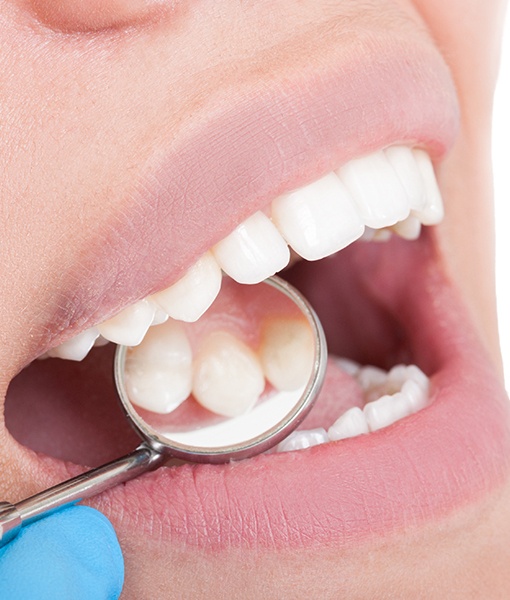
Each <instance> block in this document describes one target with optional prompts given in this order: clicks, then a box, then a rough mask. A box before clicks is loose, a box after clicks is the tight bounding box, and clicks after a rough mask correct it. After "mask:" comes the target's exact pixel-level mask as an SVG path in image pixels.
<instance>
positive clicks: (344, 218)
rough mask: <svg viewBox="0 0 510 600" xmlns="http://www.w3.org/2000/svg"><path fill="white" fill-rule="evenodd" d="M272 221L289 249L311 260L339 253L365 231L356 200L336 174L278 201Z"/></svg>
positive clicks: (329, 175)
mask: <svg viewBox="0 0 510 600" xmlns="http://www.w3.org/2000/svg"><path fill="white" fill-rule="evenodd" d="M271 217H272V219H273V221H274V223H275V224H276V226H277V227H278V229H279V230H280V232H281V233H282V235H283V237H284V238H285V239H286V240H287V242H288V243H289V245H290V246H291V247H292V248H293V249H294V250H295V251H296V252H297V253H298V254H299V255H300V256H302V257H303V258H305V259H307V260H318V259H320V258H324V257H325V256H329V255H330V254H333V253H334V252H338V250H341V249H342V248H345V247H346V246H348V245H349V244H350V243H352V242H353V241H355V240H357V239H358V238H359V237H360V236H361V235H362V233H363V229H364V227H363V222H362V221H361V219H360V217H359V215H358V212H357V210H356V208H355V205H354V202H353V200H352V198H351V197H350V195H349V193H348V192H347V190H346V189H345V186H343V185H342V183H341V181H340V180H339V178H338V177H337V176H336V175H335V174H334V173H329V174H328V175H326V176H325V177H322V178H321V179H319V180H318V181H315V182H314V183H311V184H310V185H307V186H305V187H302V188H300V189H298V190H295V191H294V192H291V193H289V194H285V195H283V196H280V197H279V198H277V199H276V200H275V201H274V202H273V204H272V207H271Z"/></svg>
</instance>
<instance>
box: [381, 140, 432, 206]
mask: <svg viewBox="0 0 510 600" xmlns="http://www.w3.org/2000/svg"><path fill="white" fill-rule="evenodd" d="M384 154H385V155H386V158H387V159H388V161H389V163H390V164H391V166H392V167H393V169H394V170H395V173H396V174H397V177H398V179H399V181H400V183H401V184H402V187H403V188H404V190H405V192H406V196H407V202H408V204H409V207H410V208H411V209H412V210H422V209H423V208H424V207H425V202H426V197H425V190H424V187H423V181H422V176H421V173H420V170H419V168H418V165H417V163H416V158H415V156H414V154H413V151H412V149H411V148H409V147H408V146H391V147H390V148H386V150H384Z"/></svg>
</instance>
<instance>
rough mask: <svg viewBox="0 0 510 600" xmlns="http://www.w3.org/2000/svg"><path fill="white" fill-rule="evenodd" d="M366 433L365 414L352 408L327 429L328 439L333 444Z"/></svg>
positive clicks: (356, 408)
mask: <svg viewBox="0 0 510 600" xmlns="http://www.w3.org/2000/svg"><path fill="white" fill-rule="evenodd" d="M363 433H368V424H367V420H366V418H365V414H364V413H363V411H362V410H361V408H358V407H357V406H354V407H352V408H349V410H347V411H346V412H345V413H344V414H343V415H341V416H340V417H339V418H338V419H337V420H336V421H335V422H334V423H333V425H331V427H330V428H329V429H328V438H329V439H330V441H332V442H334V441H336V440H343V439H346V438H351V437H356V436H358V435H362V434H363Z"/></svg>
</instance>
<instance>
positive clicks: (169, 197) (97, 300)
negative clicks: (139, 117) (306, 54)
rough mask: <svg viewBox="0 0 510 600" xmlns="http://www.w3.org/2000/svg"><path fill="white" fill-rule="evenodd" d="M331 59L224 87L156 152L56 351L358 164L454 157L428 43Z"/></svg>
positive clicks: (56, 328) (75, 289) (392, 44)
mask: <svg viewBox="0 0 510 600" xmlns="http://www.w3.org/2000/svg"><path fill="white" fill-rule="evenodd" d="M330 53H332V54H333V56H332V57H327V60H326V59H325V60H324V65H325V66H324V67H323V68H322V69H321V70H319V71H317V67H316V65H314V66H313V68H309V69H306V67H304V66H303V65H302V64H299V65H298V66H299V68H294V69H293V70H291V71H290V73H291V74H290V75H289V74H288V73H285V78H283V77H281V78H280V77H278V73H277V74H275V75H274V76H273V77H272V78H269V80H268V79H267V77H261V78H260V80H259V79H258V78H257V79H255V80H253V78H252V79H250V81H249V82H248V83H246V84H243V85H242V86H239V89H236V90H235V94H234V93H233V92H232V89H231V88H230V87H229V86H228V85H227V86H225V89H219V90H218V92H217V93H216V94H215V96H214V98H213V99H211V100H210V101H209V102H208V103H207V105H206V107H205V108H204V109H203V114H202V112H201V111H200V110H199V111H197V112H196V114H194V115H193V116H192V117H190V122H189V123H186V125H185V126H183V127H181V128H180V129H179V130H178V131H177V132H176V134H175V137H174V139H172V140H171V143H169V144H167V145H165V146H163V147H159V148H156V149H155V150H154V153H153V157H152V159H151V161H150V162H149V163H148V164H147V165H146V167H145V168H144V171H143V173H142V174H141V175H140V177H139V179H138V180H137V182H136V184H135V185H134V188H133V190H132V193H130V195H129V198H127V199H126V200H125V201H124V202H123V203H122V206H121V207H120V209H119V211H118V213H117V214H116V215H115V218H114V219H112V221H111V223H109V224H108V227H105V228H103V229H102V236H101V238H100V239H96V240H92V242H91V244H90V247H89V248H87V253H86V256H87V259H86V260H83V261H82V262H81V263H80V265H79V267H78V266H77V271H76V272H73V273H72V278H71V282H70V284H69V290H72V293H71V294H70V296H71V297H70V298H63V299H61V301H60V302H59V306H61V307H65V306H69V305H71V306H76V305H78V306H80V307H82V310H81V311H77V312H78V313H79V314H81V315H82V316H83V318H82V321H81V322H80V323H79V324H74V327H72V328H70V327H69V322H68V315H67V313H66V312H65V311H64V309H62V308H60V309H58V310H57V311H56V313H55V314H53V315H52V318H51V324H50V325H49V326H48V327H49V330H50V331H52V332H53V337H52V340H51V344H52V345H56V344H57V343H59V342H61V341H64V340H65V339H66V336H67V337H69V335H71V333H70V332H71V329H72V334H73V335H74V334H76V333H78V332H79V331H81V330H83V329H85V328H86V327H88V326H91V325H93V324H95V323H97V322H98V321H102V320H104V319H106V318H107V317H109V316H111V315H112V314H114V313H116V312H118V311H119V310H120V309H122V308H123V307H124V306H126V305H128V304H131V303H133V302H134V301H136V300H138V299H140V298H142V297H145V296H147V295H149V294H150V293H153V292H155V291H159V290H161V289H163V288H165V287H167V286H168V285H170V284H171V283H173V282H174V281H175V280H176V279H178V278H179V276H180V275H182V273H183V272H184V271H185V269H186V268H188V267H189V266H191V265H192V264H193V263H194V262H195V261H196V260H197V259H198V258H199V257H200V256H201V255H202V254H203V253H204V252H205V251H207V250H208V249H209V248H210V247H211V246H212V245H214V244H215V243H216V242H218V241H219V240H220V239H222V238H223V237H224V236H225V235H227V234H228V233H230V231H232V229H233V228H234V227H235V226H236V225H237V224H239V223H240V222H241V221H242V220H243V219H245V218H246V217H248V216H249V215H251V214H253V213H254V212H255V211H256V210H259V209H264V208H265V207H267V206H268V205H269V203H270V202H271V201H272V200H273V199H274V198H276V197H277V196H278V195H279V194H281V193H283V192H286V191H290V190H292V189H296V188H297V187H300V186H302V185H304V184H306V183H310V182H311V181H314V180H316V179H318V178H319V177H321V176H322V175H324V174H325V173H327V172H329V171H331V170H333V169H336V168H338V167H339V166H341V165H342V164H344V163H345V162H347V161H348V160H350V159H351V158H354V157H358V156H362V155H363V154H366V153H369V152H370V151H372V150H375V149H379V148H382V147H386V146H389V145H391V144H395V143H406V144H409V145H415V146H419V147H423V148H425V149H426V150H427V151H428V152H429V154H430V155H431V157H432V158H433V159H439V158H441V157H442V156H443V155H444V154H445V153H446V151H447V150H448V148H449V147H450V146H451V145H452V143H453V140H454V137H455V134H456V131H457V128H458V111H457V104H456V95H455V92H454V88H453V84H452V81H451V78H450V74H449V72H448V70H447V68H446V66H445V65H444V63H443V61H442V59H441V58H440V56H439V54H437V53H436V52H435V50H432V49H431V48H430V46H429V44H425V43H421V44H416V43H415V44H406V42H405V40H399V39H396V38H394V37H392V36H389V35H382V34H375V33H373V32H372V33H370V34H364V33H359V35H358V36H351V38H349V39H347V40H344V38H343V37H342V43H341V44H339V43H338V40H337V41H336V43H335V44H332V50H330ZM204 148H207V151H206V152H204V150H203V149H204ZM203 223H214V225H215V226H214V228H212V227H205V228H204V227H203ZM112 265H115V270H114V272H112ZM77 282H85V283H84V284H83V285H80V283H78V285H77ZM112 282H114V284H112ZM65 287H66V286H65V285H64V286H63V289H65ZM39 350H40V351H41V352H42V349H39Z"/></svg>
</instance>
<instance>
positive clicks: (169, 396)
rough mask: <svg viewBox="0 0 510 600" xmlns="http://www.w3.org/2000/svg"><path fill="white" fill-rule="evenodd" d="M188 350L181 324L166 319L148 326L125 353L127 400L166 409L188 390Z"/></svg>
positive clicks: (189, 360)
mask: <svg viewBox="0 0 510 600" xmlns="http://www.w3.org/2000/svg"><path fill="white" fill-rule="evenodd" d="M191 381H192V352H191V346H190V343H189V341H188V337H187V335H186V332H185V330H184V327H183V326H182V325H181V324H180V323H179V322H177V321H173V320H169V321H167V322H166V323H164V324H161V325H159V326H158V327H152V328H151V329H150V330H149V331H148V332H147V335H146V336H145V338H144V339H143V341H142V343H141V344H140V345H139V346H136V347H135V348H130V349H129V351H128V353H127V357H126V367H125V382H126V390H127V392H128V396H129V398H130V399H131V401H132V402H133V403H134V404H136V405H137V406H140V407H142V408H145V409H147V410H150V411H152V412H156V413H163V414H166V413H169V412H171V411H172V410H174V409H175V408H177V406H179V404H181V403H182V402H183V401H184V400H186V398H187V397H188V396H189V395H190V394H191Z"/></svg>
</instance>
